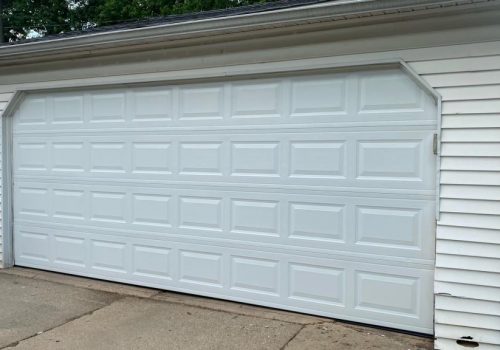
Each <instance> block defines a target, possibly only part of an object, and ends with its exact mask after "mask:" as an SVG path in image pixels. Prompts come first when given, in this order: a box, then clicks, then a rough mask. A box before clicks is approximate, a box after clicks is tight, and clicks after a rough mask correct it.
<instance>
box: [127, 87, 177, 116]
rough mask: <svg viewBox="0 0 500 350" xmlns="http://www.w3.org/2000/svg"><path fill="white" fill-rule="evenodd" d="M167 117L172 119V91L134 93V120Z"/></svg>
mask: <svg viewBox="0 0 500 350" xmlns="http://www.w3.org/2000/svg"><path fill="white" fill-rule="evenodd" d="M169 119H172V92H171V91H170V90H160V91H155V90H149V91H136V92H135V93H134V115H133V120H134V121H153V120H169Z"/></svg>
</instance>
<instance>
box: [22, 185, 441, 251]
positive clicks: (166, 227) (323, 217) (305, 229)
mask: <svg viewBox="0 0 500 350" xmlns="http://www.w3.org/2000/svg"><path fill="white" fill-rule="evenodd" d="M16 190H17V191H18V193H19V194H20V195H19V199H18V200H17V201H16V204H15V215H16V216H17V218H18V220H19V221H28V222H32V223H43V222H44V223H47V224H52V223H57V224H71V225H79V226H81V227H82V228H84V229H88V230H93V229H95V228H97V227H104V228H109V229H123V230H128V229H131V228H133V229H135V230H138V231H144V232H150V233H151V234H152V235H161V236H165V237H166V236H169V235H170V236H171V235H176V236H179V237H186V239H187V238H188V237H193V236H198V237H211V238H214V239H215V238H217V239H221V240H232V241H235V242H261V243H262V242H266V243H270V244H274V245H277V246H282V247H298V248H300V247H311V248H314V247H316V248H321V249H324V248H328V249H333V250H345V251H353V252H360V253H369V254H381V255H387V256H389V257H390V256H405V257H412V258H423V259H432V257H433V251H434V248H433V240H432V235H431V234H430V232H433V230H434V224H433V220H432V217H433V214H434V210H435V208H434V203H433V201H432V200H402V199H381V198H379V199H373V198H364V197H352V196H318V195H304V194H284V193H259V192H245V191H242V190H240V191H237V190H236V191H235V190H233V191H210V190H188V189H182V188H176V189H173V188H153V187H151V188H145V187H130V186H126V187H125V186H109V185H108V186H103V185H61V184H55V183H40V182H38V183H31V182H20V183H18V184H17V185H16ZM47 203H50V204H51V205H49V206H48V205H47Z"/></svg>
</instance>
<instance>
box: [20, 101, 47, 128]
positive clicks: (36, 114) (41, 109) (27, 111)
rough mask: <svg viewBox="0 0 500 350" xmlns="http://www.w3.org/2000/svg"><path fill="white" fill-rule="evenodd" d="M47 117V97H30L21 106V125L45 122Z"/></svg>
mask: <svg viewBox="0 0 500 350" xmlns="http://www.w3.org/2000/svg"><path fill="white" fill-rule="evenodd" d="M46 122H47V119H46V99H45V98H43V97H41V98H34V97H28V98H27V99H26V100H24V101H23V103H22V104H21V106H20V108H19V120H18V124H20V125H23V124H24V125H35V124H37V125H39V124H45V123H46Z"/></svg>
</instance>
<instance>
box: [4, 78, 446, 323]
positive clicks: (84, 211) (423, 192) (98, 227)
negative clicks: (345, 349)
mask: <svg viewBox="0 0 500 350" xmlns="http://www.w3.org/2000/svg"><path fill="white" fill-rule="evenodd" d="M435 113H436V110H435V104H434V101H433V100H432V98H431V97H430V96H429V95H427V94H426V93H424V92H423V91H422V90H420V88H419V86H418V85H417V84H415V83H414V82H413V81H412V79H411V78H409V77H407V76H406V75H405V74H403V73H402V72H401V71H399V70H396V69H394V70H377V71H362V72H344V73H324V74H317V75H300V76H295V77H285V76H282V77H273V78H266V79H250V80H239V81H236V80H227V81H219V82H210V83H200V84H193V83H192V84H178V85H164V86H148V87H124V88H115V89H101V90H91V89H88V90H82V91H76V90H75V91H66V92H57V93H52V92H48V93H39V94H29V95H28V96H27V97H26V99H25V100H24V101H23V103H22V104H21V106H20V108H19V110H18V111H17V112H16V115H15V116H14V122H13V133H14V135H13V177H14V208H13V212H14V241H15V262H16V264H18V265H22V266H31V267H36V268H43V269H48V270H54V271H61V272H67V273H74V274H78V275H84V276H90V277H97V278H102V279H109V280H113V281H119V282H126V283H133V284H139V285H146V286H151V287H156V288H163V289H170V290H176V291H181V292H188V293H194V294H201V295H207V296H213V297H220V298H224V299H230V300H237V301H242V302H249V303H255V304H259V305H266V306H272V307H278V308H284V309H288V310H295V311H301V312H309V313H314V314H319V315H324V316H330V317H338V318H344V319H347V320H352V321H358V322H367V323H373V324H377V325H383V326H388V327H396V328H403V329H407V330H413V331H419V332H426V333H432V301H433V299H432V274H433V270H432V269H433V266H434V232H435V220H434V213H435V204H434V201H435V170H434V169H435V159H434V155H433V152H432V143H433V133H434V130H435V128H436V125H437V124H436V115H435Z"/></svg>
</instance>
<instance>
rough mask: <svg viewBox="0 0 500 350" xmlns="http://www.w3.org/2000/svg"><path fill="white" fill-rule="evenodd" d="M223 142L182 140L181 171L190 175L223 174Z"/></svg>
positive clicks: (180, 152)
mask: <svg viewBox="0 0 500 350" xmlns="http://www.w3.org/2000/svg"><path fill="white" fill-rule="evenodd" d="M221 151H222V143H220V142H196V143H194V142H189V143H188V142H182V143H181V144H180V146H179V172H180V173H181V174H188V175H222V155H221Z"/></svg>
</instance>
